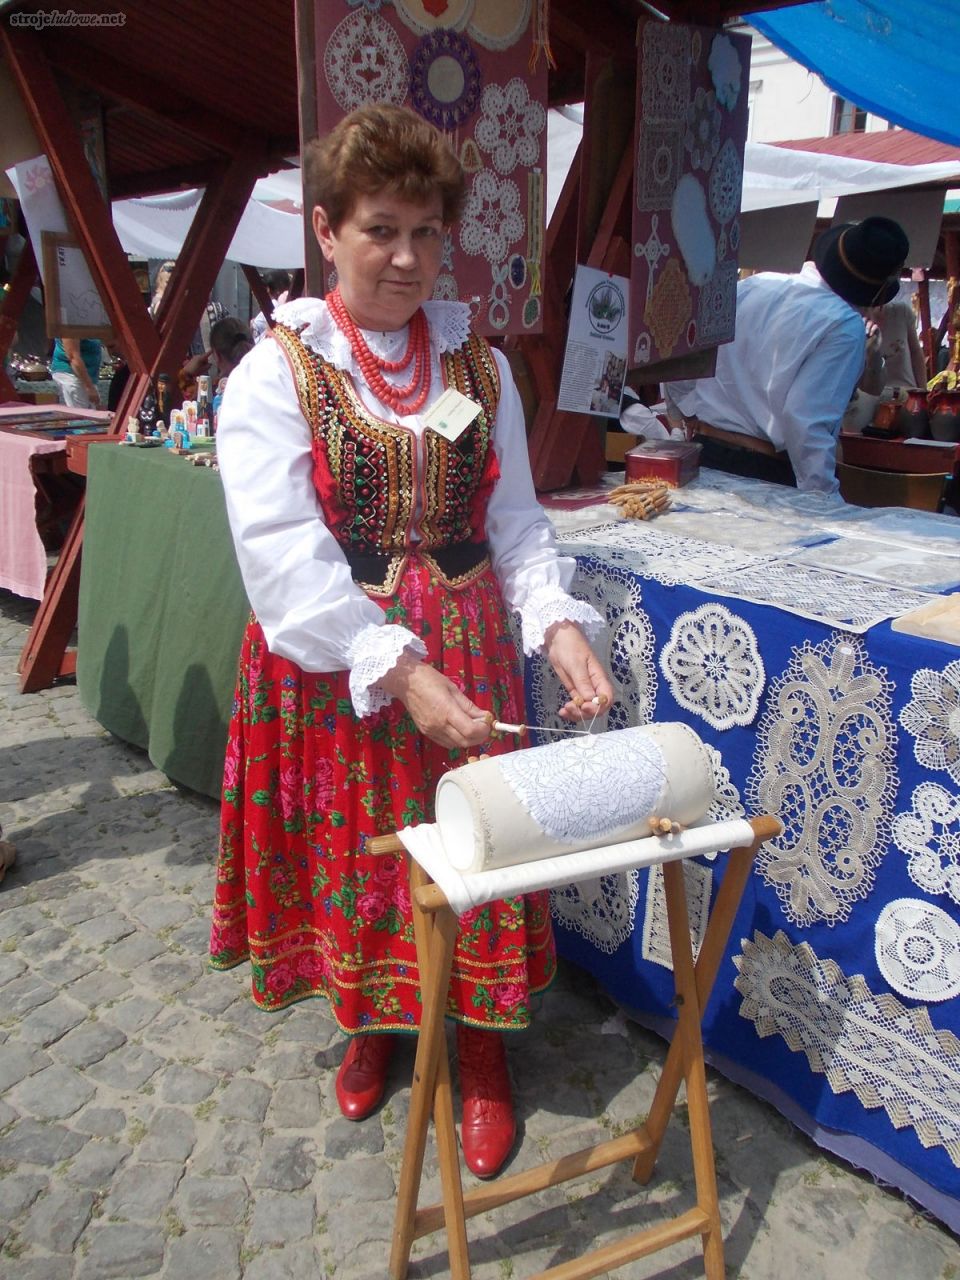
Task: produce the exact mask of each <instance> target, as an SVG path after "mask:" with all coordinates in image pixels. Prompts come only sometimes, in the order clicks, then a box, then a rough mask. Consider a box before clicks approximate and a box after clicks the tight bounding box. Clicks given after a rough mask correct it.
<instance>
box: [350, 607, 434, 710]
mask: <svg viewBox="0 0 960 1280" xmlns="http://www.w3.org/2000/svg"><path fill="white" fill-rule="evenodd" d="M404 652H409V653H412V654H415V655H416V656H417V657H418V658H425V657H426V656H427V647H426V645H425V644H424V643H423V641H422V640H421V639H420V638H419V637H418V636H415V635H414V634H413V632H412V631H408V630H407V629H406V627H401V626H397V625H387V626H382V627H381V626H378V625H377V623H375V622H371V623H370V624H369V625H368V626H366V627H364V628H363V630H362V631H361V632H359V634H358V635H357V637H356V639H355V640H354V641H353V643H352V644H351V646H350V650H349V652H348V654H347V661H348V662H349V663H350V681H349V683H350V700H351V702H352V703H353V709H354V711H355V712H356V714H357V715H358V716H369V715H371V714H372V713H373V712H374V711H379V710H380V709H381V707H385V706H386V705H387V703H388V702H390V701H391V699H392V696H393V695H392V694H389V693H387V692H386V691H385V690H384V689H380V688H378V686H377V681H378V680H380V679H382V677H383V676H385V675H386V674H387V672H388V671H392V670H393V668H394V667H395V666H396V665H397V659H398V658H399V657H400V655H401V653H404Z"/></svg>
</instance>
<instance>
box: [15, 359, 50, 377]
mask: <svg viewBox="0 0 960 1280" xmlns="http://www.w3.org/2000/svg"><path fill="white" fill-rule="evenodd" d="M10 368H11V369H12V370H13V372H14V373H15V374H16V376H17V378H18V379H19V380H20V381H22V382H48V381H49V379H50V369H49V366H48V365H47V363H46V361H45V360H41V359H40V358H39V356H31V355H13V356H11V357H10Z"/></svg>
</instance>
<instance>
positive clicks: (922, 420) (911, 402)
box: [896, 387, 930, 440]
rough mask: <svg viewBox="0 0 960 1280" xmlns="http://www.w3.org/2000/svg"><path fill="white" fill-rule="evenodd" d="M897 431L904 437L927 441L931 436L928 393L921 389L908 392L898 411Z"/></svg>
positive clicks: (916, 388)
mask: <svg viewBox="0 0 960 1280" xmlns="http://www.w3.org/2000/svg"><path fill="white" fill-rule="evenodd" d="M896 422H897V430H898V431H899V432H900V434H901V435H904V436H915V437H916V438H917V439H918V440H925V439H926V438H927V437H928V436H929V435H930V411H929V409H928V406H927V393H926V391H924V390H922V389H921V388H920V387H910V388H909V389H908V390H907V393H906V396H905V398H904V402H903V404H901V405H900V407H899V408H898V410H897V419H896Z"/></svg>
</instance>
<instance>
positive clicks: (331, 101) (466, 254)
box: [314, 0, 549, 336]
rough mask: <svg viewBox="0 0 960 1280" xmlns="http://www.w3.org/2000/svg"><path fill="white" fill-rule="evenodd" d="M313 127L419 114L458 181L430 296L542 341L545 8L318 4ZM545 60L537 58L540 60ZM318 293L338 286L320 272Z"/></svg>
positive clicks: (491, 3)
mask: <svg viewBox="0 0 960 1280" xmlns="http://www.w3.org/2000/svg"><path fill="white" fill-rule="evenodd" d="M314 21H315V27H316V40H317V118H318V122H319V129H320V133H321V134H323V133H326V132H327V131H328V130H329V129H331V128H333V126H334V125H335V124H336V123H337V122H338V121H339V120H341V119H342V118H343V116H345V115H346V114H347V113H348V112H350V111H353V110H354V109H355V108H356V107H361V106H364V105H365V104H367V103H371V102H388V103H393V104H395V105H397V106H407V107H411V108H413V109H414V110H415V111H418V112H419V113H420V115H422V116H423V117H424V118H425V119H426V120H429V121H430V123H431V124H434V125H436V126H437V128H438V129H440V130H442V132H443V133H444V134H445V135H446V136H447V138H448V139H449V141H450V143H451V145H452V146H453V148H454V150H455V151H456V153H457V155H458V156H459V157H460V160H461V163H462V164H463V167H464V169H465V170H466V174H467V199H466V204H465V206H464V211H463V214H462V216H461V218H460V222H459V223H458V225H456V226H455V227H452V228H451V230H450V234H449V235H448V237H447V238H446V241H445V244H444V252H443V265H442V267H441V270H440V275H439V277H438V279H437V284H436V288H435V291H434V297H436V298H441V299H447V300H453V299H457V298H459V299H460V300H462V301H465V302H467V301H472V300H473V299H475V298H476V299H478V302H477V303H476V306H475V318H474V326H473V327H474V329H475V330H476V332H478V333H482V334H486V335H488V336H492V335H495V334H508V333H539V332H540V330H541V328H542V270H543V245H544V231H545V199H546V146H547V60H548V57H549V45H548V43H547V32H546V29H545V23H546V10H545V8H544V6H542V5H541V4H539V3H537V2H536V0H393V2H392V3H386V0H333V2H328V3H324V4H316V6H315V18H314ZM541 55H542V56H541ZM324 273H325V278H324V285H325V287H326V288H331V287H332V286H333V284H334V283H335V278H334V274H333V272H332V268H331V267H330V265H329V264H327V263H324Z"/></svg>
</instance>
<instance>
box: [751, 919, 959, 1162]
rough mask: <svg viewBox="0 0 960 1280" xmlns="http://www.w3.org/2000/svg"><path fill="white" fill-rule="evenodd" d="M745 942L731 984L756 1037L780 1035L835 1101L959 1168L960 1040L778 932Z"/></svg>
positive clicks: (919, 1012) (923, 1012)
mask: <svg viewBox="0 0 960 1280" xmlns="http://www.w3.org/2000/svg"><path fill="white" fill-rule="evenodd" d="M742 945H743V953H742V955H737V956H734V964H735V965H736V966H737V969H738V970H739V974H738V976H737V978H736V981H735V984H734V985H735V986H736V988H737V990H738V991H739V992H740V994H741V996H742V997H743V999H742V1001H741V1004H740V1016H741V1017H743V1018H745V1019H747V1021H748V1022H752V1023H753V1024H754V1026H755V1027H756V1031H757V1035H758V1036H760V1037H761V1038H763V1037H766V1036H772V1035H777V1036H780V1037H781V1038H782V1039H783V1041H784V1042H785V1044H786V1045H787V1047H788V1048H790V1049H791V1050H792V1051H793V1052H794V1053H803V1054H804V1055H805V1056H806V1059H807V1062H808V1064H809V1066H810V1070H811V1071H813V1072H815V1073H816V1074H817V1075H822V1076H824V1077H825V1079H826V1081H827V1083H828V1084H829V1086H830V1088H831V1089H832V1090H833V1092H834V1093H835V1094H843V1093H850V1092H852V1093H854V1094H856V1096H857V1099H858V1100H859V1102H860V1103H861V1105H862V1106H863V1107H865V1108H866V1109H867V1110H868V1111H873V1110H877V1109H879V1108H882V1109H883V1110H884V1111H885V1112H886V1115H887V1117H888V1119H889V1120H890V1123H891V1124H892V1125H893V1127H894V1128H895V1129H905V1128H910V1129H913V1131H914V1132H915V1133H916V1135H917V1137H918V1138H919V1140H920V1142H921V1143H922V1145H923V1146H924V1147H925V1148H930V1147H936V1146H940V1147H943V1148H944V1150H945V1151H946V1153H947V1155H948V1156H949V1157H950V1160H951V1161H952V1163H953V1164H954V1165H955V1166H957V1167H960V1108H958V1105H957V1098H958V1095H960V1040H958V1039H957V1037H956V1036H955V1035H953V1034H952V1032H949V1031H937V1030H935V1029H934V1027H933V1024H932V1023H931V1021H930V1015H929V1013H928V1012H927V1010H926V1009H925V1008H922V1007H920V1008H914V1009H909V1008H907V1007H905V1006H904V1005H902V1004H901V1003H900V1001H899V1000H897V999H896V998H895V997H894V996H891V995H888V994H883V995H875V994H874V993H873V992H872V991H871V990H870V988H869V987H868V986H867V984H866V982H865V981H864V979H863V977H862V975H860V974H854V975H853V976H850V977H848V976H847V975H846V974H844V973H843V972H842V970H841V969H840V968H839V966H838V965H837V964H836V963H835V962H834V961H833V960H821V959H820V958H819V957H818V956H817V955H816V953H815V952H814V951H813V950H812V948H811V947H810V946H808V944H807V943H801V944H800V945H799V946H796V947H794V946H793V945H791V943H790V939H789V938H788V937H787V936H786V934H784V933H783V932H781V931H779V930H778V931H777V933H776V935H775V936H774V937H773V938H768V937H766V936H765V935H764V934H763V933H761V932H760V931H759V930H757V931H756V932H755V933H754V935H753V940H752V941H751V940H749V939H744V941H743V944H742Z"/></svg>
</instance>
